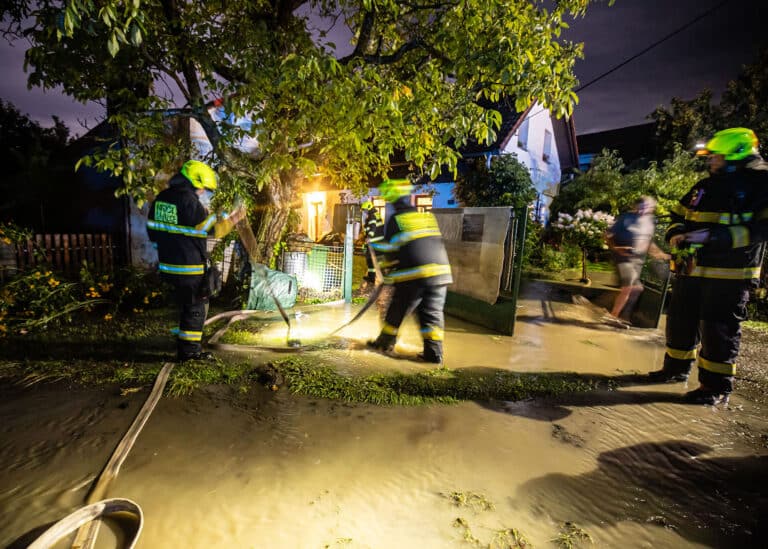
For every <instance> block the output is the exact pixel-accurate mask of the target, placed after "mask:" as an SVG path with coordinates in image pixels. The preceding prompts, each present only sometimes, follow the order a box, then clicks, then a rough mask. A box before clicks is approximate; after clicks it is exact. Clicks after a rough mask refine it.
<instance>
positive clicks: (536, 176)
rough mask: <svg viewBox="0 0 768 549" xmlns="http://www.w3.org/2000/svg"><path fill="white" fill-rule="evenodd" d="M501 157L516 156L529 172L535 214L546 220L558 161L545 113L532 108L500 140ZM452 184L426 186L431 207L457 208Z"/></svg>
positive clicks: (555, 185) (556, 187)
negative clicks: (534, 192)
mask: <svg viewBox="0 0 768 549" xmlns="http://www.w3.org/2000/svg"><path fill="white" fill-rule="evenodd" d="M500 152H501V154H512V153H514V154H516V155H517V158H518V160H520V162H522V163H523V164H524V165H525V166H526V167H527V168H528V170H529V171H530V173H531V179H532V180H533V184H534V187H535V188H536V190H537V191H538V193H539V199H538V200H537V202H536V204H535V205H534V206H535V213H536V215H537V217H539V218H540V219H541V220H542V221H544V220H546V219H547V218H548V208H549V205H550V204H551V203H552V199H553V198H554V197H555V196H556V195H557V192H558V190H559V184H560V177H561V168H560V158H559V156H558V152H557V143H556V142H555V132H554V129H553V127H552V119H551V117H550V113H549V110H547V109H545V108H543V107H542V106H541V105H538V104H537V105H534V106H533V107H532V108H531V110H530V111H529V112H528V114H527V116H526V118H525V120H523V122H521V123H520V124H519V125H518V129H517V130H516V131H515V132H514V133H513V134H511V135H509V136H506V137H504V138H503V139H502V141H501V150H500ZM453 187H454V183H437V184H433V185H431V186H430V188H433V189H434V190H435V194H434V196H433V197H432V207H433V208H454V207H458V206H460V204H457V203H456V201H455V200H454V197H453Z"/></svg>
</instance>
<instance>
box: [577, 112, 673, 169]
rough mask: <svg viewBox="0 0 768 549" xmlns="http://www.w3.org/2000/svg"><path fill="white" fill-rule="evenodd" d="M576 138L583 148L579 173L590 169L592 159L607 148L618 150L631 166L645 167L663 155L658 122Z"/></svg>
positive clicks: (581, 148)
mask: <svg viewBox="0 0 768 549" xmlns="http://www.w3.org/2000/svg"><path fill="white" fill-rule="evenodd" d="M576 139H577V141H578V146H579V170H581V171H582V172H585V171H587V170H588V169H589V167H590V165H591V164H592V160H593V159H594V158H595V156H597V155H598V154H600V153H601V152H602V151H603V149H608V150H614V151H618V152H619V156H621V158H622V159H623V160H624V163H625V164H626V165H627V166H630V165H636V166H638V167H640V166H644V165H647V163H648V162H649V161H650V160H653V159H655V158H657V157H658V156H659V154H658V153H659V151H658V146H657V142H656V124H655V123H654V122H650V123H648V124H639V125H637V126H627V127H625V128H616V129H613V130H606V131H601V132H594V133H587V134H582V135H579V136H578V137H577V138H576Z"/></svg>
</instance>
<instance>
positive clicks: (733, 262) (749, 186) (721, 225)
mask: <svg viewBox="0 0 768 549" xmlns="http://www.w3.org/2000/svg"><path fill="white" fill-rule="evenodd" d="M729 168H730V169H732V171H726V172H725V173H718V174H712V175H710V176H709V177H707V178H705V179H702V180H701V181H699V182H698V183H696V185H694V186H693V188H692V189H691V190H690V191H688V193H686V194H685V196H683V198H681V199H680V202H679V203H677V204H675V205H674V206H673V207H672V208H671V218H672V222H671V223H670V225H669V228H668V229H667V234H666V239H667V241H669V240H670V239H671V238H672V237H673V236H675V235H677V234H682V233H686V232H690V231H696V230H699V229H707V230H709V232H710V239H709V241H708V242H706V243H705V244H704V245H703V246H702V247H701V248H700V249H699V250H698V251H697V252H696V267H695V268H694V269H693V270H692V271H691V272H690V273H689V274H688V276H695V277H702V278H713V279H723V280H750V279H756V278H759V277H760V261H761V258H762V254H763V247H764V242H765V241H766V240H768V164H766V163H765V162H762V161H761V160H759V159H751V160H750V161H749V162H745V163H743V165H732V166H729Z"/></svg>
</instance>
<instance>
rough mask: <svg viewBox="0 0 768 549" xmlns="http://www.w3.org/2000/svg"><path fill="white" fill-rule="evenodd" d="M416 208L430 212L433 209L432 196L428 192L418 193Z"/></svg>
mask: <svg viewBox="0 0 768 549" xmlns="http://www.w3.org/2000/svg"><path fill="white" fill-rule="evenodd" d="M416 209H417V210H419V211H420V212H428V211H429V210H431V209H432V197H431V196H430V195H428V194H419V195H416Z"/></svg>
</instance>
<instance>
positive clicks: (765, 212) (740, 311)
mask: <svg viewBox="0 0 768 549" xmlns="http://www.w3.org/2000/svg"><path fill="white" fill-rule="evenodd" d="M757 144H758V143H757V137H756V136H755V134H754V132H753V131H752V130H749V129H746V128H731V129H727V130H723V131H721V132H718V133H716V134H715V135H714V137H713V138H712V139H711V140H710V141H709V142H708V143H707V145H706V148H705V149H704V150H703V151H700V154H706V155H708V162H709V171H710V175H709V177H707V178H705V179H703V180H701V181H699V182H698V183H697V184H696V185H694V186H693V188H692V189H691V190H690V191H688V193H687V194H686V195H685V196H683V198H682V199H681V200H680V202H679V203H678V204H676V205H675V206H674V207H673V208H672V223H671V224H670V226H669V229H668V231H667V235H666V239H667V241H668V242H669V243H670V245H671V247H672V255H673V260H674V264H673V270H674V271H675V275H676V276H675V280H674V282H673V290H672V300H671V303H670V305H669V315H668V318H667V328H666V339H667V349H666V354H665V356H664V367H663V369H661V370H658V371H655V372H651V373H650V374H649V376H650V379H651V381H658V382H673V381H685V380H687V379H688V374H689V372H690V370H691V367H692V366H693V363H694V361H696V362H697V365H698V370H699V382H700V387H699V388H698V389H696V390H694V391H690V392H688V393H686V395H685V399H686V400H687V401H689V402H692V403H702V404H718V403H721V402H727V400H728V396H729V395H730V393H731V392H732V391H733V378H734V375H735V374H736V358H737V356H738V352H739V343H740V339H741V327H740V325H741V322H742V321H743V320H745V319H746V314H747V301H748V300H749V290H750V288H752V287H755V286H756V285H757V283H758V280H759V278H760V262H761V259H762V255H763V248H764V242H765V241H766V240H767V239H768V164H766V163H765V162H764V161H763V160H762V158H760V156H759V154H758V149H757ZM675 258H676V259H675Z"/></svg>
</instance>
